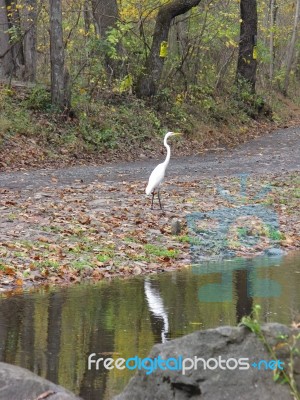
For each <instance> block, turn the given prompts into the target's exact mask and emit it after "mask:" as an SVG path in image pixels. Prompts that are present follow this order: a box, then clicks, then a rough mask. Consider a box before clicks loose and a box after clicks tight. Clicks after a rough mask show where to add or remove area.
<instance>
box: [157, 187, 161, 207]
mask: <svg viewBox="0 0 300 400" xmlns="http://www.w3.org/2000/svg"><path fill="white" fill-rule="evenodd" d="M157 197H158V201H159V206H160V209H161V210H162V205H161V201H160V195H159V189H157Z"/></svg>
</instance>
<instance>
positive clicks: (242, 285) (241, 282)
mask: <svg viewBox="0 0 300 400" xmlns="http://www.w3.org/2000/svg"><path fill="white" fill-rule="evenodd" d="M234 274H235V291H236V320H237V323H239V322H241V319H242V318H243V317H244V316H245V315H249V314H250V313H251V311H252V306H253V298H252V297H250V293H249V284H250V276H249V275H250V271H249V270H248V269H238V270H236V271H235V272H234Z"/></svg>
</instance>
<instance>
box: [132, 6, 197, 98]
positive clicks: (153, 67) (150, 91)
mask: <svg viewBox="0 0 300 400" xmlns="http://www.w3.org/2000/svg"><path fill="white" fill-rule="evenodd" d="M200 1H201V0H186V1H183V0H173V1H171V2H169V3H166V4H165V5H163V6H161V7H160V9H159V11H158V14H157V18H156V24H155V29H154V34H153V40H152V46H151V50H150V53H149V56H148V58H147V60H146V63H145V68H144V72H143V74H142V75H141V76H140V77H139V79H138V82H137V85H136V88H135V90H136V94H137V95H138V96H139V97H150V96H153V95H155V94H156V92H157V88H158V84H159V82H160V78H161V74H162V70H163V66H164V61H165V57H163V56H161V54H160V53H161V46H162V45H163V44H164V42H165V43H166V42H167V41H168V34H169V30H170V25H171V21H172V19H173V18H175V17H176V16H177V15H181V14H184V13H186V12H187V11H189V10H190V9H191V8H192V7H195V6H197V5H198V4H199V3H200Z"/></svg>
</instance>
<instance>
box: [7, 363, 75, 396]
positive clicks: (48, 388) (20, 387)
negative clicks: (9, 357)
mask: <svg viewBox="0 0 300 400" xmlns="http://www.w3.org/2000/svg"><path fill="white" fill-rule="evenodd" d="M42 396H44V397H42ZM38 398H41V399H42V398H43V399H44V398H45V399H46V398H47V400H48V399H49V400H80V398H79V397H77V396H75V395H74V394H73V393H71V392H69V391H68V390H67V389H64V388H63V387H62V386H58V385H55V384H54V383H52V382H50V381H47V380H46V379H43V378H41V377H39V376H38V375H35V374H34V373H32V372H30V371H28V370H27V369H25V368H21V367H17V366H15V365H10V364H6V363H3V362H0V399H3V400H24V399H26V400H35V399H38Z"/></svg>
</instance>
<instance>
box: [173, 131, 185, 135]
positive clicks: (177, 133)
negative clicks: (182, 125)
mask: <svg viewBox="0 0 300 400" xmlns="http://www.w3.org/2000/svg"><path fill="white" fill-rule="evenodd" d="M174 135H183V133H181V132H174Z"/></svg>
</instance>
